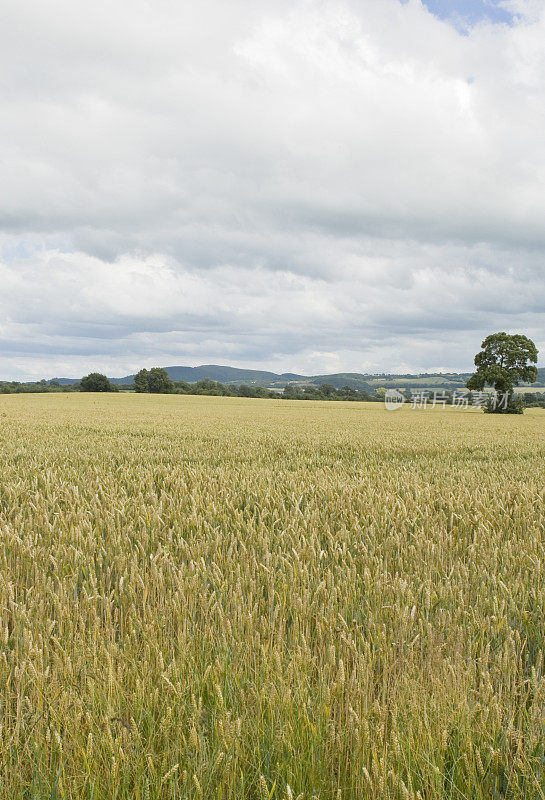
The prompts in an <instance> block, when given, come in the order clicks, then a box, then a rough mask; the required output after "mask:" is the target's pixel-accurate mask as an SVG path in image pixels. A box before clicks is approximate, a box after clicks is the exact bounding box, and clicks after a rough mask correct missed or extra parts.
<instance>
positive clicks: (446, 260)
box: [0, 0, 545, 376]
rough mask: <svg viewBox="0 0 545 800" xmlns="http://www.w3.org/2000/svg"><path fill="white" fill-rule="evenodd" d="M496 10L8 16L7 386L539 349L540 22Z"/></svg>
mask: <svg viewBox="0 0 545 800" xmlns="http://www.w3.org/2000/svg"><path fill="white" fill-rule="evenodd" d="M509 5H510V8H511V10H512V11H513V13H515V14H518V15H519V21H518V22H517V24H516V25H513V26H511V27H508V26H494V25H491V24H482V25H479V26H477V27H475V28H474V29H472V30H470V31H469V32H468V33H467V35H464V36H462V35H460V34H459V33H458V32H457V31H456V30H454V29H453V28H452V26H450V25H448V24H447V23H445V22H441V21H440V20H438V19H436V18H435V17H433V16H432V15H431V14H429V13H428V12H427V11H426V9H425V7H424V6H422V5H421V4H420V3H418V2H410V3H408V4H404V5H402V4H401V3H399V2H397V0H368V1H367V2H366V3H365V4H363V5H362V4H361V3H359V2H356V0H345V2H341V3H339V2H333V1H332V0H296V1H295V2H289V3H288V2H287V0H281V1H280V2H278V0H277V1H276V2H272V0H257V2H256V0H236V2H234V3H229V4H225V3H220V2H219V0H203V2H201V3H199V4H193V3H189V2H186V0H182V2H179V1H178V2H174V0H157V2H154V3H153V4H149V3H146V2H144V1H143V0H137V2H130V3H129V2H128V0H117V1H116V2H115V3H111V2H110V3H106V2H105V0H97V2H96V3H94V4H92V5H89V4H84V3H83V2H79V0H76V1H75V2H74V0H70V2H69V0H58V2H56V3H55V4H54V9H53V11H52V10H51V7H50V6H47V5H44V4H40V3H38V2H37V0H19V2H18V3H17V4H7V7H6V8H5V9H3V13H4V25H3V29H2V32H1V33H0V70H1V72H2V74H3V75H4V76H6V77H5V80H4V82H3V83H2V84H1V85H0V101H1V103H0V123H1V124H0V131H1V132H0V153H1V157H0V184H1V185H2V187H3V191H2V193H1V195H0V229H1V230H2V231H3V232H4V237H3V241H2V253H3V257H2V261H1V263H0V280H1V281H2V284H1V289H2V294H1V296H0V310H1V312H2V318H1V322H0V337H2V341H3V343H4V344H3V345H2V351H1V352H2V353H3V356H2V357H1V358H0V369H1V370H2V372H3V373H4V374H14V375H15V374H17V375H20V376H23V375H25V374H28V375H34V376H36V375H37V374H44V372H45V371H46V370H47V371H50V370H51V369H53V366H51V367H50V366H49V365H53V364H58V366H59V368H60V367H61V366H65V367H66V368H68V367H72V369H71V372H74V370H75V371H76V373H80V372H82V371H84V369H85V366H86V365H87V364H89V363H90V361H91V360H92V359H91V357H95V356H96V358H99V359H104V364H105V368H106V366H108V368H111V369H112V370H115V372H116V373H118V374H122V373H123V372H127V371H130V369H131V368H133V367H134V366H137V364H138V358H144V359H146V358H150V359H153V360H155V361H157V362H160V363H166V362H167V361H168V362H170V363H176V362H177V361H178V362H180V361H186V362H191V363H197V362H198V361H199V360H201V359H203V360H206V361H211V360H220V359H229V360H230V361H231V362H232V363H240V364H253V365H255V366H260V365H264V366H269V367H271V368H274V369H277V368H278V369H288V370H292V369H296V370H302V369H303V368H305V369H308V368H310V367H311V366H312V365H316V369H315V370H314V371H322V370H323V369H325V367H326V366H327V365H334V364H337V365H338V367H339V368H343V369H344V368H347V369H358V370H359V369H364V368H372V367H373V365H375V366H376V368H378V369H393V368H394V366H395V365H396V364H397V365H398V366H402V365H409V366H410V365H411V364H412V365H413V367H414V368H423V367H425V366H426V361H427V360H428V361H429V364H428V366H429V367H430V368H436V367H437V365H438V364H441V363H443V364H444V365H446V366H447V367H449V366H451V367H452V366H456V365H457V366H459V367H467V366H468V361H470V360H471V352H472V350H473V349H474V348H475V342H476V343H477V344H478V341H477V340H479V337H480V336H481V334H484V333H486V332H488V331H489V330H491V329H495V328H510V329H511V328H513V329H515V328H517V329H518V328H520V329H522V330H525V331H527V332H529V331H531V332H533V334H534V335H535V336H536V337H537V339H538V341H543V340H544V339H545V334H544V333H543V328H542V321H541V319H540V309H541V308H542V307H543V305H542V304H543V299H544V298H545V278H544V274H543V257H544V255H545V233H544V231H545V225H544V209H545V181H544V180H543V179H544V177H545V155H544V151H543V147H542V131H543V128H544V123H545V103H544V102H543V97H544V96H545V95H544V91H545V54H544V52H543V47H542V41H543V35H544V34H545V2H543V0H532V2H530V1H529V0H528V2H526V0H513V2H510V4H509ZM433 342H435V344H433ZM466 347H467V348H469V350H468V356H464V357H463V358H462V357H461V356H460V353H461V352H463V350H464V348H466ZM18 354H19V355H20V356H21V357H20V358H19V355H18ZM21 354H27V355H24V356H23V355H21ZM462 361H463V363H462ZM305 365H307V366H306V367H305ZM366 365H367V366H366ZM54 371H56V372H58V371H59V370H58V369H56V370H54Z"/></svg>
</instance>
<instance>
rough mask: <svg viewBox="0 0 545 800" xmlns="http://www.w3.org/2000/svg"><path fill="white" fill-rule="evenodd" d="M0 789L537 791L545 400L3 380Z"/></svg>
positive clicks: (197, 793)
mask: <svg viewBox="0 0 545 800" xmlns="http://www.w3.org/2000/svg"><path fill="white" fill-rule="evenodd" d="M0 438H1V450H0V465H1V483H0V798H2V800H4V799H5V800H8V798H9V800H14V799H16V798H28V800H31V799H32V800H42V799H45V798H55V799H57V800H59V799H60V798H86V799H88V800H91V798H92V800H103V799H104V800H106V799H107V800H111V799H112V798H120V799H121V798H131V799H132V798H135V800H156V799H158V798H161V799H163V798H164V799H165V800H169V799H170V798H172V799H173V798H197V799H198V798H206V799H208V798H211V799H212V798H214V799H215V800H219V799H220V798H222V799H223V800H226V799H227V798H233V800H235V799H236V800H250V799H252V800H253V799H254V798H255V800H266V799H268V800H270V799H271V798H278V800H288V799H290V798H293V800H296V798H300V800H312V798H319V800H330V799H331V800H349V799H350V800H356V798H357V799H358V800H364V799H365V798H400V800H409V799H411V800H412V799H413V798H420V799H421V800H436V799H438V798H452V799H453V800H461V799H463V798H465V799H466V800H473V799H474V798H478V799H481V798H482V799H483V800H484V798H486V799H487V800H488V799H489V798H543V797H544V795H545V736H544V724H545V680H544V676H543V650H544V647H545V643H544V636H545V582H544V579H545V547H544V518H545V503H544V500H545V460H544V455H545V412H543V411H542V410H541V409H535V410H530V411H527V412H526V414H525V415H524V416H522V417H516V416H514V417H508V418H502V417H495V416H490V415H483V414H482V413H481V412H479V411H477V410H475V411H474V410H471V411H465V412H462V411H459V410H458V411H456V410H453V409H450V410H446V411H439V410H437V411H431V410H429V411H425V410H423V411H415V410H411V409H409V408H403V409H402V410H399V411H396V412H394V413H388V412H387V411H386V410H385V409H384V408H383V407H382V406H380V405H378V404H361V403H353V404H350V403H325V402H324V403H320V402H290V401H282V400H277V401H275V400H272V401H270V400H243V399H233V398H213V397H189V396H155V397H154V396H151V395H150V396H147V395H140V396H138V395H123V394H119V395H102V396H100V395H84V394H74V395H42V396H40V395H26V396H20V395H19V396H17V395H11V396H3V397H0Z"/></svg>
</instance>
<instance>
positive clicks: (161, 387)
mask: <svg viewBox="0 0 545 800" xmlns="http://www.w3.org/2000/svg"><path fill="white" fill-rule="evenodd" d="M134 390H135V391H136V392H150V393H151V394H170V393H171V392H172V391H173V390H174V384H173V383H172V381H171V380H170V378H169V376H168V372H167V371H166V369H163V368H162V367H152V368H151V369H141V370H140V372H139V373H138V374H137V375H135V376H134Z"/></svg>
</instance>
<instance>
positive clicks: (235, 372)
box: [49, 364, 545, 391]
mask: <svg viewBox="0 0 545 800" xmlns="http://www.w3.org/2000/svg"><path fill="white" fill-rule="evenodd" d="M165 369H166V371H167V372H168V374H169V376H170V377H171V379H172V380H173V381H186V382H187V383H196V382H197V381H202V380H205V379H206V378H209V379H210V380H212V381H219V383H233V384H241V383H247V384H249V385H250V386H266V387H270V388H274V389H276V388H282V387H283V386H285V385H286V384H287V383H297V384H300V385H302V386H307V385H312V386H319V385H320V384H322V383H330V384H331V385H332V386H334V387H335V388H336V389H340V388H342V387H343V386H350V388H352V389H360V390H361V389H367V390H370V391H373V390H374V389H376V388H377V387H379V386H384V387H385V388H411V387H412V388H416V387H425V388H437V389H456V388H462V387H463V386H465V383H466V381H467V379H468V378H469V376H470V375H471V373H470V372H452V373H443V372H435V373H420V374H419V375H413V374H405V375H395V374H380V375H378V374H369V373H360V372H337V373H333V374H331V375H299V374H297V373H294V372H283V373H281V374H279V373H276V372H267V371H266V370H258V369H238V368H237V367H227V366H220V365H218V364H204V365H202V366H200V367H180V366H176V367H165ZM53 380H56V381H58V382H59V383H60V384H62V385H64V386H66V385H70V384H72V383H77V381H78V380H79V378H53ZM110 380H111V381H112V383H117V384H118V385H122V384H131V383H132V382H133V380H134V375H126V376H125V377H124V378H110ZM50 382H51V381H49V383H50ZM532 385H533V386H545V367H540V368H539V369H538V378H537V381H536V383H534V384H532Z"/></svg>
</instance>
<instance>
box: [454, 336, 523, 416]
mask: <svg viewBox="0 0 545 800" xmlns="http://www.w3.org/2000/svg"><path fill="white" fill-rule="evenodd" d="M481 348H482V349H481V351H480V352H479V353H477V355H476V356H475V366H476V367H477V371H476V372H475V373H474V374H473V375H472V376H471V378H470V379H469V380H468V381H467V383H466V386H467V388H468V389H471V390H475V391H482V390H483V389H484V388H485V386H492V387H493V388H494V389H495V390H496V392H497V395H499V396H501V397H502V398H503V399H504V402H500V403H498V402H495V403H493V402H489V403H488V405H487V408H486V410H487V411H488V412H489V413H499V414H501V413H503V414H520V413H522V409H523V406H522V403H521V402H518V401H517V400H515V398H514V388H515V386H518V384H519V383H520V382H521V381H523V382H524V383H533V382H534V381H535V380H536V378H537V367H536V366H535V364H537V355H538V351H537V348H536V346H535V344H534V343H533V341H532V340H531V339H529V338H528V337H527V336H524V335H523V334H521V333H516V334H508V333H505V332H504V331H502V332H500V333H492V334H490V336H487V337H486V339H485V340H484V341H483V342H482V344H481Z"/></svg>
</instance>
